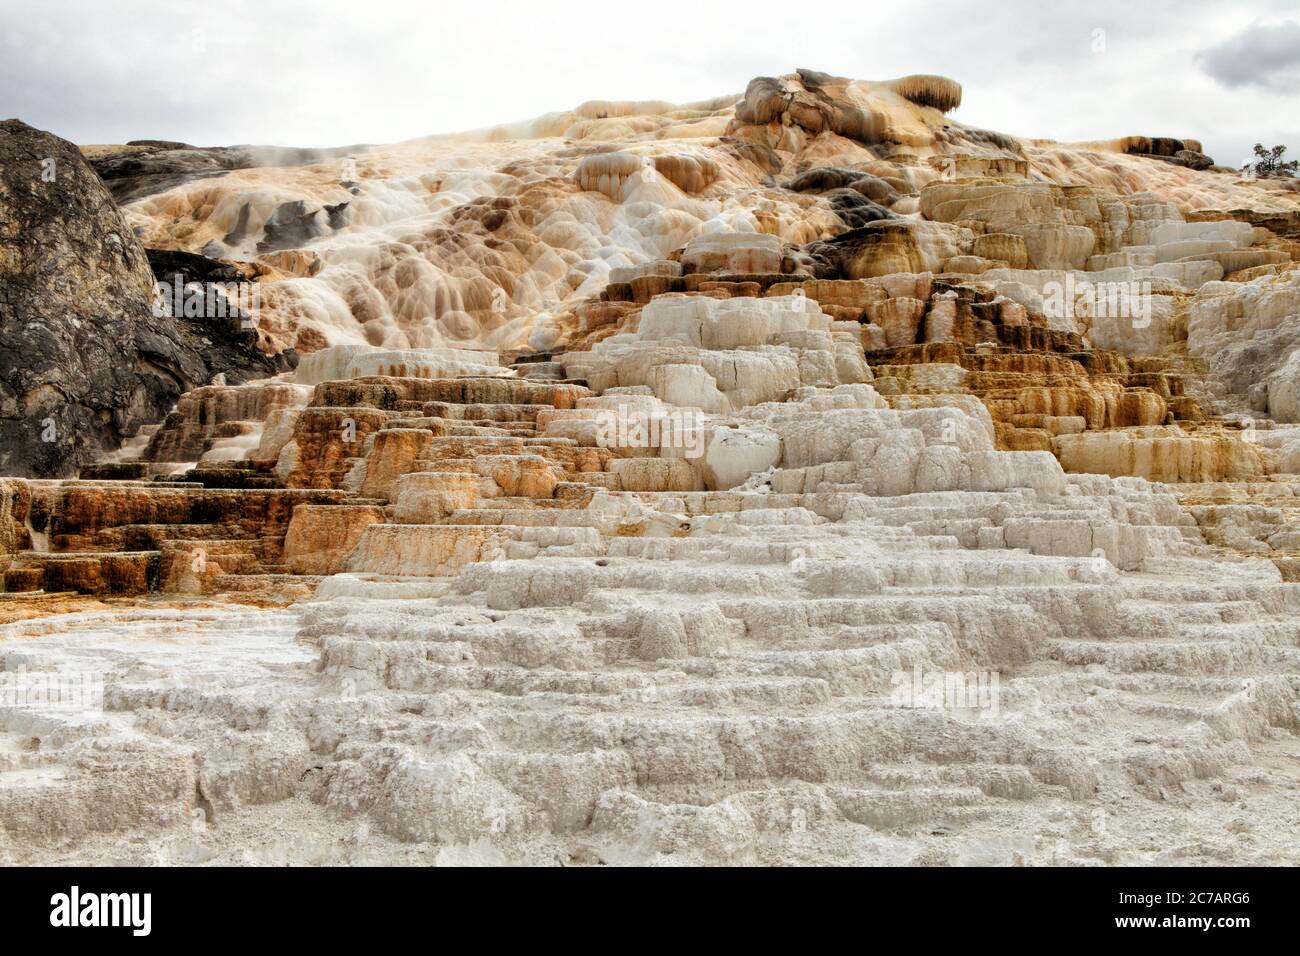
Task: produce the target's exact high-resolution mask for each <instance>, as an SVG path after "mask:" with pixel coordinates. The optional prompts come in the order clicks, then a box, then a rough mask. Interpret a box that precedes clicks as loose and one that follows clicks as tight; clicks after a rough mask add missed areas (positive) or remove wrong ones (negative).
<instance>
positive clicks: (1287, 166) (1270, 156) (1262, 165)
mask: <svg viewBox="0 0 1300 956" xmlns="http://www.w3.org/2000/svg"><path fill="white" fill-rule="evenodd" d="M1285 154H1286V147H1285V146H1274V147H1273V148H1272V149H1267V148H1265V146H1264V144H1263V143H1256V144H1255V161H1254V162H1247V163H1246V164H1245V165H1244V166H1242V167H1241V171H1242V172H1243V173H1245V174H1247V175H1248V176H1259V177H1260V178H1268V177H1271V176H1294V175H1295V174H1296V170H1300V160H1296V159H1283V158H1282V157H1283V156H1284V155H1285Z"/></svg>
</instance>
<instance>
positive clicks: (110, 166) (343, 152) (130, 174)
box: [90, 140, 370, 203]
mask: <svg viewBox="0 0 1300 956" xmlns="http://www.w3.org/2000/svg"><path fill="white" fill-rule="evenodd" d="M127 147H129V148H124V149H122V150H121V151H119V152H114V153H109V154H107V155H104V156H98V157H96V158H95V159H92V160H91V161H90V165H91V166H93V167H94V169H95V172H97V173H99V175H100V178H102V179H103V180H104V182H105V183H106V184H107V185H108V188H109V191H111V192H112V194H113V198H114V199H116V200H117V201H118V202H120V203H128V202H134V201H135V200H137V199H144V198H145V197H146V196H152V195H153V194H154V193H160V192H163V191H165V190H168V189H171V188H173V187H174V186H180V185H183V184H184V183H187V182H191V181H193V180H195V179H205V178H208V177H212V176H224V175H225V174H226V173H228V172H230V171H231V170H234V169H250V168H252V167H255V166H306V165H309V164H311V163H323V162H327V161H329V160H331V159H341V158H343V157H345V156H352V155H355V154H357V153H363V152H365V151H366V150H368V149H369V148H370V147H369V146H339V147H332V148H329V149H294V148H289V147H283V146H212V147H198V146H188V145H186V144H185V143H169V142H164V141H161V140H137V141H135V142H132V143H128V144H127Z"/></svg>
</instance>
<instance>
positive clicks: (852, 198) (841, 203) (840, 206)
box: [825, 189, 898, 229]
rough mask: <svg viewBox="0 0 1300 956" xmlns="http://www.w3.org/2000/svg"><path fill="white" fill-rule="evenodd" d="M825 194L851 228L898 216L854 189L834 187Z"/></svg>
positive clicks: (833, 207) (837, 213)
mask: <svg viewBox="0 0 1300 956" xmlns="http://www.w3.org/2000/svg"><path fill="white" fill-rule="evenodd" d="M825 195H826V199H828V200H829V201H830V204H831V208H832V209H834V210H835V214H836V215H838V216H839V217H840V219H841V220H842V221H843V223H844V224H845V225H846V226H848V227H849V228H850V229H858V228H860V227H862V226H865V225H867V223H871V222H878V221H879V220H881V219H897V218H898V216H897V215H895V214H894V213H892V212H890V211H889V210H888V209H886V208H885V207H884V206H881V205H880V204H879V203H874V202H872V201H871V200H870V199H867V198H866V197H865V196H863V195H862V194H861V193H859V192H857V191H856V190H853V189H832V190H831V191H830V192H828V193H826V194H825Z"/></svg>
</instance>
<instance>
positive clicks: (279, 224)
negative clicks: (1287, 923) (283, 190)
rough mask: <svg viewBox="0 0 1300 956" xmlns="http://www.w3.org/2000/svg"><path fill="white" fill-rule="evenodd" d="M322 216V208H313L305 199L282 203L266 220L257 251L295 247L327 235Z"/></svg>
mask: <svg viewBox="0 0 1300 956" xmlns="http://www.w3.org/2000/svg"><path fill="white" fill-rule="evenodd" d="M321 218H322V217H321V210H320V209H312V208H311V207H310V206H308V205H307V203H306V201H305V200H302V199H297V200H294V201H292V202H285V203H281V204H280V205H279V206H277V207H276V208H275V212H273V213H271V217H270V218H269V219H267V220H266V227H265V229H264V230H263V233H262V235H263V239H262V241H261V242H259V243H258V244H257V251H258V252H273V251H275V250H276V249H293V248H295V247H297V246H302V245H306V244H307V243H308V242H310V241H311V240H313V239H315V238H317V237H318V236H323V235H325V233H326V224H325V223H323V222H322V221H321Z"/></svg>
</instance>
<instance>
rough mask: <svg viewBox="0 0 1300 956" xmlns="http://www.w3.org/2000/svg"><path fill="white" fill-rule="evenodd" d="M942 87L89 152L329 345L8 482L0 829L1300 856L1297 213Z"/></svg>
mask: <svg viewBox="0 0 1300 956" xmlns="http://www.w3.org/2000/svg"><path fill="white" fill-rule="evenodd" d="M961 98H962V89H961V87H960V86H959V85H958V84H957V83H955V82H953V81H952V80H949V79H945V78H943V77H936V76H916V77H906V78H903V79H899V80H892V81H880V82H865V81H849V80H845V79H840V78H836V77H831V76H827V75H825V74H821V73H816V72H813V71H809V70H800V71H798V72H797V73H794V74H791V75H788V76H784V77H763V78H758V79H755V80H754V81H752V82H751V83H750V84H749V86H748V88H747V90H746V91H745V93H744V94H743V95H736V96H725V97H720V98H717V99H715V100H710V101H707V102H701V103H695V104H690V105H687V106H673V105H670V104H666V103H616V102H591V103H586V104H583V105H582V106H580V107H578V108H577V109H576V110H573V111H569V112H565V113H557V114H552V115H549V116H546V117H544V118H541V119H539V120H536V121H534V122H532V123H525V124H518V125H516V126H512V127H500V128H495V129H491V130H484V131H480V132H478V133H474V134H467V135H465V136H461V137H444V138H432V139H427V140H420V141H414V142H409V143H402V144H398V145H395V146H389V147H374V148H369V149H365V150H357V151H355V152H354V153H352V154H348V155H339V156H332V157H330V158H329V159H328V160H327V161H325V162H315V163H307V164H302V163H301V161H299V163H298V164H297V165H275V164H274V162H273V160H274V157H269V158H268V157H263V160H265V161H264V162H263V161H259V158H258V157H257V155H256V154H255V153H252V152H250V153H249V154H248V156H247V157H245V158H244V159H240V160H239V161H238V162H235V161H233V160H231V161H229V162H228V164H227V167H226V169H227V170H228V171H225V172H223V173H221V174H211V173H205V174H203V175H201V176H193V175H189V174H188V173H187V172H186V169H187V168H188V167H184V166H169V165H168V164H169V163H173V164H175V163H179V162H180V160H179V159H177V158H176V156H174V155H172V154H173V153H177V152H179V151H175V150H173V151H169V150H168V149H166V148H161V147H157V146H144V147H134V148H109V147H96V148H94V149H87V151H86V152H87V155H88V156H89V157H90V158H91V159H92V160H94V161H96V162H98V163H100V164H101V167H100V168H101V172H104V173H105V178H106V180H107V181H108V182H109V185H110V186H112V187H113V188H114V192H115V194H117V195H118V197H119V199H121V200H123V202H124V205H123V214H124V215H125V217H126V220H127V222H129V223H130V224H131V225H132V226H133V227H134V228H135V231H136V233H137V235H138V236H139V238H140V240H141V241H142V242H143V243H144V244H145V245H146V246H149V247H151V248H157V249H166V250H176V251H183V252H190V253H201V254H202V255H204V256H207V257H209V258H219V259H227V260H233V261H236V262H238V263H241V264H242V266H241V267H242V268H244V269H245V270H246V271H248V272H250V273H253V274H256V276H257V281H258V282H259V283H260V285H261V286H262V296H261V298H262V309H261V313H260V315H259V316H258V334H259V337H260V340H261V345H262V347H263V348H264V349H266V350H267V351H268V352H277V351H279V350H281V349H284V348H287V347H293V348H295V349H296V350H297V352H298V354H299V355H300V361H299V362H298V364H297V366H296V368H294V369H293V370H292V371H289V372H284V373H282V374H279V375H277V376H275V377H274V378H268V379H263V380H258V381H252V382H248V383H245V384H241V385H227V384H223V383H221V382H218V383H215V384H212V385H207V386H204V387H201V388H198V389H195V390H192V391H189V392H188V393H186V394H185V395H184V396H182V397H181V399H180V400H179V402H178V403H177V405H176V408H175V410H174V411H173V412H172V413H171V414H170V415H168V416H167V418H166V419H165V420H163V421H162V422H160V423H158V424H156V425H151V426H146V427H145V428H143V429H141V430H140V431H139V433H138V434H137V435H136V436H135V437H134V438H132V439H130V440H129V441H128V442H127V443H126V445H124V446H123V448H122V449H121V450H120V451H119V452H118V453H117V454H115V455H112V456H110V457H109V459H107V460H105V461H102V462H100V463H98V464H96V465H93V466H87V467H84V468H82V470H81V474H80V477H79V478H78V479H75V480H21V479H0V568H3V579H4V586H5V587H4V589H5V593H4V594H3V595H0V664H2V665H3V670H4V672H5V674H7V675H21V677H22V680H23V681H24V682H25V684H24V685H23V686H31V685H35V684H39V683H40V682H41V681H46V682H47V683H54V682H56V681H57V678H58V677H59V675H63V676H66V677H68V678H69V679H71V678H72V677H76V678H77V679H85V678H86V677H87V676H88V675H89V676H90V677H92V678H93V679H94V680H95V681H98V682H100V683H99V684H97V685H96V686H102V700H101V699H100V697H99V696H95V697H94V699H93V700H89V701H84V700H83V701H81V702H80V704H75V705H71V706H62V707H60V706H52V705H50V704H49V702H42V701H39V700H33V699H30V698H28V699H24V700H21V701H18V702H15V701H13V700H10V701H8V702H4V701H0V853H3V854H4V856H5V857H6V858H8V859H11V860H16V861H23V862H28V861H43V862H52V861H95V862H106V861H111V862H136V863H150V862H162V863H170V862H205V861H209V860H215V861H221V862H234V863H238V862H290V863H312V862H379V863H383V862H440V863H474V862H480V863H481V862H509V863H537V864H601V863H604V864H620V863H681V862H685V863H710V864H711V863H878V864H1018V863H1025V864H1101V863H1105V864H1147V863H1157V862H1158V863H1173V864H1194V863H1233V864H1246V863H1295V862H1298V861H1300V852H1298V851H1297V847H1298V846H1300V841H1297V839H1296V837H1297V827H1298V826H1300V823H1298V822H1297V816H1296V810H1295V805H1296V797H1297V787H1298V786H1300V759H1298V758H1300V739H1297V736H1296V734H1297V732H1298V731H1300V710H1298V709H1297V692H1298V691H1300V616H1298V613H1297V612H1300V583H1292V582H1297V581H1300V498H1298V497H1297V495H1300V474H1298V473H1300V270H1297V269H1296V267H1295V263H1294V259H1295V257H1296V254H1297V252H1298V251H1300V246H1298V245H1297V239H1298V238H1300V192H1297V191H1296V190H1294V189H1288V188H1287V184H1286V183H1284V182H1281V181H1265V180H1248V179H1243V178H1242V177H1241V176H1240V175H1238V174H1237V173H1235V172H1233V171H1231V170H1226V169H1223V168H1221V167H1216V166H1214V165H1212V161H1211V160H1209V159H1208V158H1207V157H1205V156H1204V155H1202V153H1201V151H1200V145H1199V144H1198V143H1196V142H1194V141H1192V140H1172V139H1157V138H1150V137H1144V136H1127V137H1124V138H1122V139H1116V140H1114V141H1111V142H1105V143H1088V144H1061V143H1053V142H1045V141H1029V140H1021V139H1016V138H1014V137H1011V136H1006V135H1002V134H999V133H994V132H990V131H986V130H979V129H973V128H969V127H966V126H963V125H961V124H959V123H956V122H954V121H952V120H950V119H949V118H948V117H947V116H946V115H945V113H946V112H947V111H950V110H951V109H952V108H953V107H955V106H956V105H958V104H959V103H960V101H961ZM1117 132H1124V133H1127V132H1131V131H1127V130H1120V131H1117ZM133 150H134V152H133ZM115 156H116V157H121V156H128V157H134V161H135V164H134V165H131V166H130V168H131V169H134V170H139V169H141V168H143V169H145V170H146V172H148V173H149V175H145V176H141V177H139V179H132V178H130V177H129V176H126V175H125V174H124V175H122V176H119V177H117V178H116V179H114V178H113V176H110V175H109V174H108V172H106V171H112V170H113V169H116V168H117V167H113V166H112V165H111V163H112V159H113V157H115ZM106 157H107V158H106ZM169 157H170V158H169ZM185 162H186V163H190V162H192V157H188V158H186V159H185ZM104 163H107V164H108V165H102V164H104ZM162 174H167V175H165V176H164V175H162ZM151 176H152V177H153V178H152V179H151V178H150V177H151ZM155 180H161V181H160V182H155ZM151 183H152V185H151ZM163 187H165V188H163ZM79 700H80V699H79Z"/></svg>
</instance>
